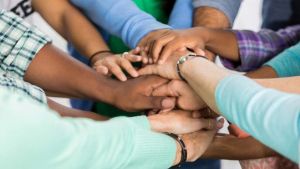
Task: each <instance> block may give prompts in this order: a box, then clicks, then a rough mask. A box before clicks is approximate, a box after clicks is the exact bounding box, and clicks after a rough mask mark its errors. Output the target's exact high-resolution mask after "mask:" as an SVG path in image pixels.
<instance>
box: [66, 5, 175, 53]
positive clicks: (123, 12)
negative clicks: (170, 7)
mask: <svg viewBox="0 0 300 169" xmlns="http://www.w3.org/2000/svg"><path fill="white" fill-rule="evenodd" d="M71 2H72V3H73V4H74V5H75V6H77V7H78V8H80V9H81V10H82V11H83V12H84V13H85V14H86V15H87V16H88V18H89V19H91V20H92V21H93V22H94V23H95V24H96V25H97V26H99V27H102V28H103V29H105V30H107V31H108V32H109V33H111V34H113V35H116V36H118V37H121V39H122V40H123V41H124V42H125V43H126V44H127V45H128V46H129V47H131V48H134V47H136V46H137V44H138V43H139V41H140V40H141V39H142V38H143V37H144V36H145V35H147V34H148V33H149V32H151V31H154V30H158V29H167V28H171V27H170V26H168V25H165V24H162V23H160V22H158V21H157V20H156V19H155V18H154V17H152V16H151V15H149V14H147V13H145V12H142V11H141V10H140V9H139V8H138V7H137V6H136V5H135V4H134V3H133V1H132V0H71Z"/></svg>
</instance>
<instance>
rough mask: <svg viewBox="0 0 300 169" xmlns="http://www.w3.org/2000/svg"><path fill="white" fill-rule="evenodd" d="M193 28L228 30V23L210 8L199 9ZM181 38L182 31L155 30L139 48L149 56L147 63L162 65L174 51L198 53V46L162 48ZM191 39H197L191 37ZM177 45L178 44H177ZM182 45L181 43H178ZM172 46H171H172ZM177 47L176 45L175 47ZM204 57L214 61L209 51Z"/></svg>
mask: <svg viewBox="0 0 300 169" xmlns="http://www.w3.org/2000/svg"><path fill="white" fill-rule="evenodd" d="M193 26H194V27H206V28H211V29H225V28H230V26H231V25H230V22H229V19H228V18H227V16H226V15H225V14H224V13H223V12H221V11H219V10H217V9H215V8H211V7H200V8H197V9H195V12H194V21H193ZM181 36H182V31H177V30H157V31H153V32H152V33H149V34H148V35H147V36H145V37H144V38H143V39H142V40H141V42H140V44H139V46H141V47H144V48H145V49H147V50H146V51H147V54H148V55H149V56H148V57H149V58H148V60H149V63H159V64H163V63H164V62H165V60H166V58H167V57H168V56H169V55H170V54H171V53H173V52H175V51H186V50H187V49H189V50H192V51H193V52H195V53H198V54H202V53H199V51H200V49H204V48H200V47H199V46H198V45H193V46H183V45H181V46H180V47H177V48H175V49H174V48H171V49H173V50H172V51H170V50H171V49H169V46H168V47H166V49H165V48H164V46H165V45H166V44H167V43H168V42H171V41H177V40H178V39H177V37H181ZM193 37H194V38H195V37H197V36H195V35H193ZM187 42H189V40H186V41H185V43H184V44H186V43H187ZM178 43H179V42H178ZM179 44H183V43H179ZM172 45H173V44H172ZM172 45H170V46H172ZM176 46H178V45H176ZM205 52H206V56H207V57H208V58H209V59H210V60H214V58H215V54H214V53H212V52H211V51H210V50H206V51H205ZM148 60H147V58H146V59H144V63H148Z"/></svg>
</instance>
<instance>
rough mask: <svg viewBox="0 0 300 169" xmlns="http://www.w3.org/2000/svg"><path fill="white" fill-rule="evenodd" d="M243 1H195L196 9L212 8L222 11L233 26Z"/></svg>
mask: <svg viewBox="0 0 300 169" xmlns="http://www.w3.org/2000/svg"><path fill="white" fill-rule="evenodd" d="M241 3H242V0H193V5H194V7H195V8H198V7H204V6H207V7H212V8H216V9H219V10H220V11H222V12H223V13H224V14H225V15H226V16H227V17H228V19H229V21H230V23H231V24H233V22H234V20H235V17H236V15H237V13H238V11H239V8H240V5H241Z"/></svg>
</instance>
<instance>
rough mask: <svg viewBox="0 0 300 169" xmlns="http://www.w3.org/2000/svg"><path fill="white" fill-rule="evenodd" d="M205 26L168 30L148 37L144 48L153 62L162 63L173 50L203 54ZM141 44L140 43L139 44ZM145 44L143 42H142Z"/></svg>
mask: <svg viewBox="0 0 300 169" xmlns="http://www.w3.org/2000/svg"><path fill="white" fill-rule="evenodd" d="M206 32H207V31H206V29H205V28H200V27H198V28H192V29H187V30H168V31H165V32H164V33H163V34H162V35H160V36H155V35H154V36H151V34H150V35H149V36H151V37H150V38H148V39H147V40H148V42H147V44H146V47H145V48H146V49H148V55H149V56H150V59H152V60H153V62H154V63H159V64H163V63H164V62H165V61H166V60H167V59H168V57H171V54H172V53H174V52H175V51H181V52H184V51H188V50H191V51H193V52H194V53H196V54H198V55H205V53H203V50H204V48H205V44H206V41H207V37H206V36H205V35H206ZM141 45H142V44H141ZM144 45H145V44H144Z"/></svg>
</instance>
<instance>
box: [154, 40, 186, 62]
mask: <svg viewBox="0 0 300 169" xmlns="http://www.w3.org/2000/svg"><path fill="white" fill-rule="evenodd" d="M180 45H181V43H180V42H170V43H169V44H167V45H166V46H165V47H164V48H163V49H162V52H161V55H160V58H159V60H158V64H163V63H165V61H166V60H167V59H168V57H170V55H171V54H172V53H173V52H175V51H177V50H178V49H180V48H181V47H180Z"/></svg>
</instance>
